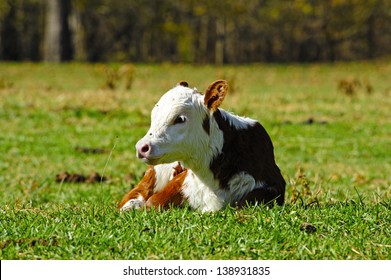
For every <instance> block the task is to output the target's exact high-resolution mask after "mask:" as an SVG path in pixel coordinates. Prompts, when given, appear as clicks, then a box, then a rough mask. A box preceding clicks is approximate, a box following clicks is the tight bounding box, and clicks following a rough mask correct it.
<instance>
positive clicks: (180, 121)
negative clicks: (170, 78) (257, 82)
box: [136, 81, 227, 165]
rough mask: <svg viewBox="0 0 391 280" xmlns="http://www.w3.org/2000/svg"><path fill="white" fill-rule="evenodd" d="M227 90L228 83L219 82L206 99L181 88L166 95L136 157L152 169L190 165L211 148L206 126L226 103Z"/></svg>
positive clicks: (139, 145)
mask: <svg viewBox="0 0 391 280" xmlns="http://www.w3.org/2000/svg"><path fill="white" fill-rule="evenodd" d="M212 86H213V87H212ZM216 87H218V88H219V89H221V90H220V92H219V90H216ZM210 88H211V89H210ZM226 89H227V84H226V82H225V81H216V82H214V83H212V84H211V85H210V86H209V88H208V90H207V92H206V94H205V96H204V95H201V94H200V93H198V92H197V91H196V90H195V89H190V88H188V87H186V86H182V85H178V86H176V87H175V88H173V89H171V90H170V91H168V92H167V93H165V94H164V95H163V96H162V97H161V99H160V100H159V102H158V103H157V104H156V105H155V107H154V108H153V110H152V114H151V126H150V128H149V130H148V132H147V134H146V135H145V136H144V137H143V138H142V139H141V140H139V141H138V142H137V144H136V150H137V157H138V158H140V159H142V160H143V161H144V162H145V163H148V164H152V165H157V164H162V163H170V162H174V161H183V162H187V161H189V160H190V159H191V158H194V156H195V155H197V154H199V153H200V152H202V151H205V150H206V149H208V148H210V147H209V143H210V135H209V133H208V132H207V131H206V130H205V128H204V127H203V125H204V122H205V121H207V122H209V119H210V114H211V113H212V112H213V111H214V110H215V109H217V107H218V105H219V104H220V103H221V102H222V100H223V99H224V96H225V92H226ZM216 93H217V94H216ZM219 93H223V94H221V96H219Z"/></svg>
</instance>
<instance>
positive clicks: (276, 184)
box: [209, 110, 285, 205]
mask: <svg viewBox="0 0 391 280" xmlns="http://www.w3.org/2000/svg"><path fill="white" fill-rule="evenodd" d="M213 117H214V118H215V120H216V122H217V124H218V126H219V128H220V129H221V130H222V131H223V135H224V145H223V149H222V151H221V153H220V154H219V155H217V156H216V157H215V158H213V159H212V161H211V163H210V166H209V167H210V169H211V171H212V172H213V175H214V177H215V178H216V179H218V180H219V182H220V187H221V188H227V187H228V182H229V180H230V179H231V178H232V176H234V175H235V174H238V173H239V172H246V173H248V174H250V175H251V176H253V177H254V179H255V180H256V181H258V182H263V183H265V184H266V189H265V193H264V194H262V195H261V196H262V197H257V200H260V202H264V203H267V202H269V201H270V200H273V199H276V201H277V203H278V204H279V205H282V204H283V203H284V193H285V180H284V178H283V177H282V175H281V172H280V169H279V168H278V166H277V165H276V163H275V160H274V151H273V144H272V142H271V139H270V137H269V135H268V134H267V132H266V130H265V129H264V127H263V126H262V125H261V124H259V123H256V124H255V125H253V126H250V125H249V127H248V128H247V129H238V128H236V127H234V126H232V125H230V123H229V121H227V120H226V119H224V117H223V116H222V114H221V112H220V110H216V111H215V112H214V114H213ZM260 194H261V193H259V194H258V195H257V196H259V195H260Z"/></svg>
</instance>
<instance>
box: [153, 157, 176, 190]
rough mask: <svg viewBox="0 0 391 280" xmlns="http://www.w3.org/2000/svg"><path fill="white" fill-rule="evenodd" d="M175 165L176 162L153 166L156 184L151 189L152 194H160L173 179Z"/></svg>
mask: <svg viewBox="0 0 391 280" xmlns="http://www.w3.org/2000/svg"><path fill="white" fill-rule="evenodd" d="M177 165H178V162H172V163H167V164H159V165H155V166H154V169H155V172H156V184H155V187H154V189H153V192H154V193H157V192H160V191H161V190H162V189H163V188H164V187H165V186H166V185H167V184H168V182H169V181H170V180H171V179H172V178H173V175H174V168H175V167H176V166H177Z"/></svg>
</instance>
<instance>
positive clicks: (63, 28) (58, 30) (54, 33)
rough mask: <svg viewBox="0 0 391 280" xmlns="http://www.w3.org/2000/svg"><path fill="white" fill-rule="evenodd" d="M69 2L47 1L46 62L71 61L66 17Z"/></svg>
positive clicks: (69, 35)
mask: <svg viewBox="0 0 391 280" xmlns="http://www.w3.org/2000/svg"><path fill="white" fill-rule="evenodd" d="M70 4H71V2H70V0H47V12H46V27H45V28H46V30H45V50H44V58H45V60H46V61H51V62H60V61H66V60H70V59H72V44H71V32H70V29H69V24H68V16H69V13H70V7H71V5H70Z"/></svg>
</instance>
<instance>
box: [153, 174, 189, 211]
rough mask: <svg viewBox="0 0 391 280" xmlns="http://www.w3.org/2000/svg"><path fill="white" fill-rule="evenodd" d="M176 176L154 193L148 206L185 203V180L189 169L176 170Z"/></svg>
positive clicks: (158, 206) (159, 206)
mask: <svg viewBox="0 0 391 280" xmlns="http://www.w3.org/2000/svg"><path fill="white" fill-rule="evenodd" d="M178 171H179V173H176V174H175V176H174V178H172V179H171V181H169V182H168V184H167V185H166V186H165V187H164V188H163V189H162V190H161V191H160V192H157V193H155V194H153V195H152V196H151V197H150V198H149V199H148V200H147V203H146V206H147V207H148V208H151V207H155V208H163V209H166V208H168V207H170V206H180V205H182V203H183V200H184V196H183V188H184V186H183V182H184V180H185V178H186V175H187V169H183V170H176V172H178Z"/></svg>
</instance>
